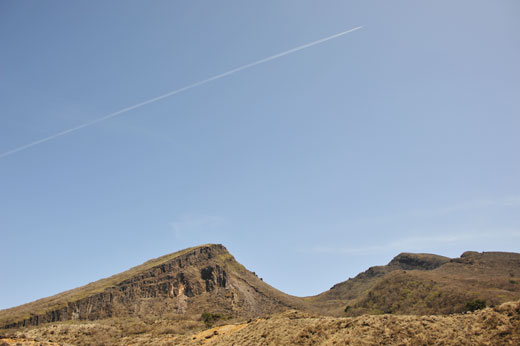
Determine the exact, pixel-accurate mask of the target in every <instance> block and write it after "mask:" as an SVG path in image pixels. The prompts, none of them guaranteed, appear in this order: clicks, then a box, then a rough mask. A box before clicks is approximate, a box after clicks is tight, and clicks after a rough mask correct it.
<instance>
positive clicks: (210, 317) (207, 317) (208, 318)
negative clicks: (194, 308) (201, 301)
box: [200, 312, 223, 327]
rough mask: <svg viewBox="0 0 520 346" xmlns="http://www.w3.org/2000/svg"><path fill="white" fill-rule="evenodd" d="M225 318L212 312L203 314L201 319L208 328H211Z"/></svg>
mask: <svg viewBox="0 0 520 346" xmlns="http://www.w3.org/2000/svg"><path fill="white" fill-rule="evenodd" d="M222 317H223V316H222V315H221V314H212V313H211V312H203V313H202V314H201V315H200V318H201V319H202V320H203V321H204V323H205V324H206V326H207V327H211V326H212V325H213V323H214V322H216V321H218V320H220V319H221V318H222Z"/></svg>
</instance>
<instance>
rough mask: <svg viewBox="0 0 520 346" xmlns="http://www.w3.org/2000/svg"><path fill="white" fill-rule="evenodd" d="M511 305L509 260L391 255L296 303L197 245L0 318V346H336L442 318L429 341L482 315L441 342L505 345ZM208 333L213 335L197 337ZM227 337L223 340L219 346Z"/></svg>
mask: <svg viewBox="0 0 520 346" xmlns="http://www.w3.org/2000/svg"><path fill="white" fill-rule="evenodd" d="M309 279H312V278H309ZM518 300H520V254H518V253H507V252H482V253H478V252H470V251H468V252H465V253H463V254H462V256H461V257H460V258H448V257H443V256H438V255H433V254H414V253H402V254H399V255H397V256H396V257H395V258H393V259H392V260H391V261H390V262H389V263H388V264H387V265H382V266H376V267H371V268H369V269H368V270H366V271H365V272H362V273H360V274H358V275H357V276H356V277H354V278H352V279H348V280H346V281H344V282H341V283H338V284H336V285H334V286H333V287H332V288H331V289H330V290H328V291H326V292H323V293H321V294H318V295H316V296H312V297H303V298H301V297H294V296H290V295H287V294H285V293H283V292H280V291H278V290H276V289H275V288H273V287H271V286H269V285H268V284H267V283H265V282H264V281H263V280H262V279H260V278H259V277H258V276H257V275H256V274H255V273H253V272H251V271H249V270H247V269H246V268H244V267H243V266H242V265H241V264H240V263H238V262H237V261H236V260H235V258H234V257H233V256H232V255H231V254H230V253H229V252H228V251H227V250H226V248H225V247H224V246H222V245H216V244H208V245H202V246H197V247H193V248H189V249H185V250H182V251H179V252H176V253H172V254H169V255H166V256H162V257H159V258H156V259H153V260H150V261H148V262H146V263H144V264H142V265H140V266H137V267H134V268H131V269H129V270H127V271H125V272H122V273H120V274H117V275H114V276H111V277H109V278H106V279H102V280H99V281H96V282H93V283H90V284H88V285H85V286H83V287H79V288H76V289H73V290H70V291H66V292H63V293H60V294H57V295H55V296H52V297H48V298H44V299H40V300H37V301H34V302H32V303H28V304H25V305H21V306H18V307H14V308H11V309H6V310H1V311H0V329H1V328H3V329H4V331H3V332H2V331H0V345H2V346H3V344H2V342H3V343H4V344H6V345H11V344H22V345H25V344H27V345H32V344H34V343H36V342H37V341H35V340H40V341H42V340H43V341H45V342H47V344H48V345H70V344H73V345H116V344H120V345H131V344H132V345H133V344H135V345H149V344H157V345H162V344H164V345H171V344H172V342H173V344H186V343H187V344H193V343H195V344H197V342H199V341H200V343H203V342H205V341H208V340H209V339H211V340H212V341H211V342H215V343H216V344H225V343H224V340H228V341H230V342H231V341H232V342H235V343H236V344H241V343H242V341H244V340H256V341H252V344H262V343H263V342H261V341H262V340H264V339H265V338H269V337H270V335H271V336H272V335H278V337H279V338H281V339H280V340H286V339H284V338H283V337H282V334H284V333H287V335H292V336H291V337H294V338H296V339H294V340H300V339H298V338H300V337H301V338H303V339H301V340H304V339H305V340H307V339H308V341H309V342H308V343H303V344H312V343H313V342H314V341H312V342H311V340H315V341H316V343H318V344H319V343H320V342H321V341H320V340H322V339H320V338H321V337H320V335H321V336H323V340H329V338H332V339H334V338H336V336H334V337H332V336H330V335H336V334H337V335H339V336H337V337H338V338H339V337H340V336H341V337H345V338H347V339H348V338H351V339H348V340H354V341H355V340H356V339H355V338H356V337H358V336H356V335H358V334H359V330H365V331H366V332H367V333H368V334H370V333H372V334H373V335H376V334H377V333H376V332H375V331H376V330H379V329H381V328H382V329H381V330H383V329H384V330H387V329H388V330H390V331H391V330H394V329H395V330H396V331H397V330H402V329H403V328H404V329H407V328H408V329H410V328H412V327H410V326H407V325H406V324H407V323H411V325H412V326H413V328H415V329H417V328H419V327H418V325H419V324H421V325H423V326H424V325H425V324H424V323H427V322H425V321H426V320H425V318H426V317H420V316H428V315H443V316H437V317H435V316H433V317H431V316H430V317H428V318H429V320H428V321H430V322H431V321H434V322H431V323H434V325H435V326H434V327H432V328H433V329H432V330H431V332H432V333H433V331H437V332H438V333H441V334H442V331H443V330H448V329H446V328H447V327H446V326H447V325H449V323H455V324H456V325H458V326H459V327H460V328H466V327H463V326H466V325H468V323H470V324H471V323H474V319H475V318H476V319H477V320H478V321H480V320H479V318H481V317H482V316H491V317H489V318H491V319H492V320H493V321H495V322H496V321H502V322H503V323H502V322H500V323H502V324H500V326H499V324H497V323H498V322H497V323H495V322H493V323H495V324H493V323H491V322H492V321H491V320H490V321H491V322H489V323H491V324H489V323H488V322H486V323H484V322H482V323H483V325H482V326H481V329H482V331H481V332H479V331H478V330H471V331H468V330H466V329H464V330H463V331H462V330H459V331H458V332H457V331H453V333H455V334H453V333H452V334H453V335H455V336H457V337H459V336H461V335H462V336H461V338H462V339H461V340H465V339H464V338H476V339H475V340H477V339H478V340H480V339H479V338H482V337H481V336H479V335H488V336H490V337H491V336H492V334H493V333H492V329H493V328H495V327H496V328H498V327H497V326H499V327H500V328H502V327H503V328H506V329H507V328H509V329H507V330H508V331H509V332H508V333H509V334H510V335H512V336H511V337H508V336H507V335H509V334H507V333H506V334H503V337H502V336H500V338H501V339H500V340H502V341H504V340H506V341H507V340H509V341H511V340H517V339H518V336H519V335H520V331H519V330H518V328H519V325H518V323H517V322H518V321H517V320H515V318H517V317H515V316H517V315H518V313H519V312H520V310H519V309H520V305H518V304H517V305H514V304H513V305H514V307H513V308H511V306H513V305H507V306H508V308H507V309H509V310H510V309H513V310H514V309H516V310H514V311H516V312H514V313H512V314H511V313H510V312H505V311H506V310H507V309H506V308H499V305H500V304H502V303H505V302H511V301H518ZM515 304H516V303H515ZM486 305H487V306H490V307H492V308H493V309H494V310H490V309H487V310H486V311H488V312H487V315H482V316H481V317H478V318H477V317H475V318H474V317H471V318H470V317H464V315H460V316H459V317H453V318H452V319H450V318H451V317H449V316H448V315H449V314H453V313H463V312H466V311H473V310H477V309H481V308H484V307H485V306H486ZM500 309H502V310H500ZM504 309H505V310H504ZM509 310H507V311H509ZM361 315H364V316H361ZM380 315H381V316H380ZM392 315H402V316H403V317H399V316H392ZM413 315H416V316H415V317H414V316H413ZM356 316H357V317H356ZM385 316H386V317H385ZM457 316H458V315H457ZM472 316H477V315H472ZM478 316H480V315H478ZM511 316H513V317H511ZM348 318H350V319H348ZM482 318H484V317H482ZM485 318H488V317H485ZM246 321H248V322H246ZM515 321H516V322H515ZM430 322H428V323H430ZM345 323H347V325H349V326H353V327H352V328H354V327H355V328H358V329H356V330H357V331H355V330H353V331H352V333H353V334H352V335H351V334H348V333H347V334H348V335H347V334H345V332H344V331H340V330H339V329H338V328H339V327H337V326H340V325H341V326H343V324H345ZM388 323H391V325H388ZM478 323H481V322H478ZM482 323H481V324H482ZM508 323H509V324H508ZM491 325H493V326H495V327H493V328H492V327H490V326H491ZM212 326H213V327H214V329H208V328H209V327H212ZM439 326H440V327H439ZM35 327H36V328H35ZM277 328H278V329H277ZM280 328H281V329H280ZM302 328H305V329H302ZM341 328H343V327H341ZM341 328H340V329H341ZM345 328H347V327H345ZM349 328H350V327H349ZM378 328H379V329H378ZM385 328H387V329H385ZM396 328H397V329H396ZM413 328H412V329H413ZM421 328H422V327H421ZM453 328H455V327H453ZM457 328H458V327H457ZM479 328H480V327H479ZM511 328H512V329H511ZM515 328H516V329H515ZM419 329H420V328H419ZM305 330H306V331H307V332H305V333H306V334H305V333H304V334H305V335H303V334H302V333H303V331H305ZM437 332H435V333H437ZM207 333H217V334H207ZM349 333H350V332H349ZM356 333H357V334H356ZM374 333H375V334H374ZM409 333H412V332H409ZM421 333H422V332H421ZM428 333H430V332H428ZM435 333H433V334H431V333H430V334H428V335H430V336H431V338H432V340H433V339H435V337H439V338H441V336H442V335H444V334H442V335H441V334H438V335H437V334H435ZM457 333H459V334H457ZM460 333H462V334H460ZM464 333H466V334H464ZM478 333H480V334H478ZM486 333H487V334H486ZM231 334H233V335H234V336H233V337H231V336H230V338H229V339H226V338H227V337H226V338H224V336H225V335H231ZM300 334H301V335H300ZM372 334H370V335H372ZM452 334H450V335H451V336H449V337H452V336H453V335H452ZM216 335H219V337H216ZM425 335H426V334H425ZM439 335H441V336H439ZM493 335H495V334H493ZM2 337H3V338H2ZM374 337H375V336H374ZM446 337H447V338H448V336H446ZM493 337H495V336H493ZM400 338H401V339H400ZM515 338H516V339H515ZM332 339H331V340H332ZM347 339H346V340H347ZM405 339H406V338H405V335H402V337H399V338H397V339H395V340H396V343H397V344H398V343H399V342H401V341H403V340H405ZM448 339H449V338H448ZM448 339H446V340H448ZM13 340H14V341H13ZM31 340H32V341H31ZM172 340H173V341H172ZM219 340H220V341H219ZM241 340H242V341H241ZM287 340H288V339H287ZM291 340H292V339H291ZM294 340H293V341H294ZM381 340H383V339H381ZM399 340H401V341H399ZM468 340H469V339H468ZM40 341H38V342H39V343H40V344H42V345H45V343H42V342H40ZM264 341H265V340H264ZM354 341H352V342H354ZM502 341H501V342H502ZM509 341H508V342H509ZM226 342H227V341H226ZM280 342H282V341H280ZM284 342H285V341H284ZM403 342H404V341H403ZM504 342H505V341H504ZM248 343H249V342H248ZM264 343H265V342H264ZM272 343H273V344H276V341H272ZM354 343H355V342H354ZM383 343H386V342H383ZM427 343H428V342H426V343H423V344H427ZM249 344H250V343H249ZM270 344H271V342H270ZM389 344H392V343H389ZM418 344H420V343H418ZM495 344H500V343H495Z"/></svg>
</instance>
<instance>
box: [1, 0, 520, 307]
mask: <svg viewBox="0 0 520 346" xmlns="http://www.w3.org/2000/svg"><path fill="white" fill-rule="evenodd" d="M519 15H520V3H518V2H517V1H513V0H511V1H495V2H490V1H479V0H477V1H475V0H471V1H469V0H468V1H457V2H453V1H442V0H441V1H430V2H420V3H419V2H416V1H411V0H409V1H382V0H381V1H320V2H318V1H302V0H298V1H296V0H294V1H265V0H264V1H250V2H244V1H219V2H215V1H186V2H181V1H154V2H153V3H149V2H144V1H111V2H102V1H88V2H86V1H85V2H74V3H72V2H68V1H46V2H38V1H23V0H22V1H9V0H3V1H0V43H1V47H2V49H1V52H0V95H2V96H1V97H0V153H4V152H8V151H10V150H12V149H15V148H17V147H20V146H23V145H26V144H27V143H31V142H34V141H36V140H39V139H41V138H45V137H47V136H52V135H54V134H56V133H59V132H61V131H64V130H66V129H70V128H74V127H76V126H78V125H81V124H84V123H88V122H90V121H93V120H95V119H98V118H100V117H102V116H104V115H107V114H110V113H112V112H115V111H117V110H120V109H123V108H125V107H128V106H131V105H135V104H137V103H139V102H143V101H145V100H149V99H152V98H154V97H157V96H159V95H163V94H165V93H167V92H169V91H171V90H176V89H179V88H182V87H185V86H187V85H190V84H192V83H195V82H197V81H200V80H204V79H206V78H209V77H212V76H215V75H218V74H220V73H224V72H226V71H230V70H232V69H235V68H237V67H240V66H243V65H246V64H249V63H252V62H255V61H258V60H260V59H263V58H265V57H269V56H272V55H274V54H277V53H280V52H284V51H287V50H289V49H291V48H294V47H297V46H300V45H303V44H306V43H309V42H313V41H315V40H318V39H321V38H324V37H328V36H330V35H333V34H336V33H338V32H342V31H345V30H349V29H351V28H354V27H357V26H361V25H362V26H363V29H361V30H358V31H356V32H353V33H351V34H348V35H345V36H342V37H339V38H336V39H334V40H330V41H328V42H324V43H322V44H320V45H316V46H313V47H309V48H307V49H305V50H301V51H299V52H295V53H293V54H291V55H287V56H283V57H280V58H279V59H276V60H273V61H269V62H266V63H264V64H261V65H258V66H254V67H251V68H249V69H247V70H243V71H240V72H238V73H235V74H233V75H229V76H226V77H225V78H221V79H219V80H215V81H212V82H211V83H207V84H204V85H200V86H198V87H197V88H193V89H190V90H187V91H185V92H183V93H180V94H177V95H174V96H172V97H169V98H167V99H163V100H160V101H158V102H155V103H151V104H148V105H146V106H143V107H141V108H139V109H135V110H132V111H130V112H127V113H125V114H122V115H121V116H118V117H115V118H112V119H107V120H106V121H104V122H100V123H97V124H95V125H93V126H90V127H86V128H83V129H80V130H78V131H76V132H73V133H70V134H67V135H64V136H61V137H59V138H56V139H54V140H52V141H48V142H45V143H41V144H39V145H36V146H34V147H31V148H28V149H27V150H23V151H20V152H17V153H14V154H12V155H8V156H5V157H2V158H0V232H1V244H2V251H0V260H1V261H2V263H3V265H2V267H1V269H0V276H1V277H2V278H8V279H7V280H5V279H3V280H2V285H0V308H7V307H11V306H15V305H19V304H22V303H25V302H29V301H31V300H34V299H37V298H41V297H45V296H49V295H52V294H55V293H59V292H61V291H63V290H66V289H70V288H74V287H77V286H80V285H83V284H86V283H89V282H91V281H95V280H97V279H100V278H102V277H106V276H110V275H112V274H115V273H118V272H120V271H123V270H125V269H128V268H130V267H132V266H134V265H138V264H140V263H142V262H144V261H146V260H148V259H150V258H154V257H158V256H161V255H163V254H166V253H170V252H174V251H176V250H179V249H182V248H186V247H189V246H193V245H199V244H204V243H222V244H224V245H225V246H226V247H227V248H228V250H230V252H231V253H232V254H233V255H235V257H236V258H237V260H238V261H239V262H241V263H242V264H244V265H245V266H246V267H247V268H249V269H250V270H253V271H255V272H256V273H258V275H259V276H261V277H263V279H264V281H266V282H267V283H269V284H271V285H273V286H274V287H276V288H278V289H281V290H283V291H285V292H287V293H290V294H294V295H300V296H305V295H312V294H317V293H319V292H321V291H324V290H326V289H328V288H330V287H331V286H332V285H333V284H335V283H337V282H340V281H344V280H346V279H347V278H348V277H353V276H355V275H356V274H357V273H358V272H360V271H362V270H365V269H367V268H368V267H369V266H372V265H378V264H385V263H387V262H388V261H389V260H390V259H391V258H392V257H394V256H395V255H397V254H398V253H399V252H402V251H407V252H431V253H437V254H441V255H446V256H451V257H456V256H459V255H460V254H461V253H462V252H463V251H466V250H476V251H515V252H518V251H519V250H520V246H519V244H520V180H519V179H518V177H519V176H520V160H519V159H518V149H519V148H520V136H519V132H520V131H519V130H520V116H519V115H520V98H519V97H518V95H520V68H519V64H518V61H520V35H518V33H519V32H520V22H519V21H518V18H519Z"/></svg>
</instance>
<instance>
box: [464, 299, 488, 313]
mask: <svg viewBox="0 0 520 346" xmlns="http://www.w3.org/2000/svg"><path fill="white" fill-rule="evenodd" d="M485 307H486V301H485V300H482V299H475V300H473V301H470V302H467V303H466V310H467V311H477V310H480V309H484V308H485Z"/></svg>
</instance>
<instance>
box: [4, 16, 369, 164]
mask: <svg viewBox="0 0 520 346" xmlns="http://www.w3.org/2000/svg"><path fill="white" fill-rule="evenodd" d="M361 28H362V26H358V27H356V28H354V29H350V30H347V31H343V32H340V33H337V34H334V35H332V36H327V37H325V38H322V39H319V40H317V41H313V42H310V43H306V44H304V45H301V46H298V47H296V48H293V49H289V50H286V51H285V52H282V53H278V54H275V55H272V56H270V57H267V58H264V59H261V60H257V61H255V62H252V63H250V64H247V65H243V66H240V67H237V68H234V69H232V70H229V71H227V72H224V73H221V74H218V75H215V76H213V77H210V78H207V79H203V80H201V81H198V82H195V83H193V84H189V85H187V86H185V87H182V88H180V89H177V90H173V91H170V92H168V93H166V94H163V95H160V96H157V97H154V98H152V99H149V100H146V101H143V102H141V103H137V104H135V105H133V106H129V107H126V108H123V109H120V110H118V111H115V112H113V113H110V114H107V115H105V116H103V117H101V118H97V119H94V120H92V121H89V122H86V123H83V124H81V125H78V126H76V127H71V128H70V129H67V130H63V131H61V132H58V133H56V134H54V135H51V136H48V137H45V138H42V139H39V140H37V141H34V142H31V143H28V144H25V145H22V146H20V147H18V148H15V149H12V150H9V151H6V152H4V153H2V154H0V159H1V158H4V157H6V156H9V155H12V154H14V153H17V152H20V151H22V150H25V149H29V148H31V147H34V146H36V145H38V144H41V143H44V142H48V141H50V140H53V139H55V138H58V137H61V136H64V135H66V134H69V133H71V132H75V131H78V130H80V129H82V128H85V127H88V126H92V125H94V124H97V123H100V122H102V121H105V120H108V119H110V118H114V117H116V116H118V115H121V114H124V113H126V112H130V111H131V110H134V109H137V108H140V107H143V106H145V105H147V104H150V103H154V102H157V101H159V100H162V99H165V98H167V97H170V96H173V95H176V94H179V93H181V92H183V91H186V90H189V89H193V88H196V87H198V86H201V85H203V84H206V83H209V82H212V81H214V80H217V79H220V78H224V77H226V76H229V75H232V74H234V73H237V72H240V71H243V70H246V69H248V68H251V67H254V66H257V65H260V64H263V63H266V62H268V61H271V60H275V59H278V58H281V57H283V56H286V55H289V54H292V53H295V52H298V51H300V50H303V49H305V48H309V47H312V46H315V45H317V44H320V43H323V42H326V41H330V40H333V39H335V38H338V37H340V36H343V35H346V34H349V33H351V32H354V31H356V30H359V29H361Z"/></svg>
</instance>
